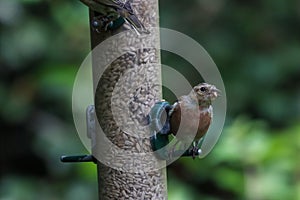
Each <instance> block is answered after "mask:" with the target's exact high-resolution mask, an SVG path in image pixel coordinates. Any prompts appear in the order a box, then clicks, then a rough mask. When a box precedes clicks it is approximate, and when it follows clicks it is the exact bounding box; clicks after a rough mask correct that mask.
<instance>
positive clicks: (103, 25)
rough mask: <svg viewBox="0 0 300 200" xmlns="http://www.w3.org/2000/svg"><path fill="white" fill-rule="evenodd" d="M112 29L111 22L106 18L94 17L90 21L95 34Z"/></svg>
mask: <svg viewBox="0 0 300 200" xmlns="http://www.w3.org/2000/svg"><path fill="white" fill-rule="evenodd" d="M111 27H113V21H112V20H111V19H110V18H108V17H106V16H102V15H99V16H96V17H94V18H93V19H92V29H93V31H95V32H97V33H101V32H106V31H107V30H108V29H110V28H111Z"/></svg>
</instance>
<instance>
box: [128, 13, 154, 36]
mask: <svg viewBox="0 0 300 200" xmlns="http://www.w3.org/2000/svg"><path fill="white" fill-rule="evenodd" d="M125 20H126V21H127V22H128V23H129V24H130V25H131V26H132V28H133V29H134V30H135V31H136V32H137V33H138V34H141V33H146V34H149V33H150V31H149V30H147V29H146V28H145V26H144V25H143V24H142V22H141V21H140V20H139V19H138V18H137V17H136V16H135V15H129V16H127V17H125Z"/></svg>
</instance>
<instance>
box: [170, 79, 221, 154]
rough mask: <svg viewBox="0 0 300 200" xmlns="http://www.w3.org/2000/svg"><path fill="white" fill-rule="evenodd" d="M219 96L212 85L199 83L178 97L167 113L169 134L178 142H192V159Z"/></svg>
mask: <svg viewBox="0 0 300 200" xmlns="http://www.w3.org/2000/svg"><path fill="white" fill-rule="evenodd" d="M219 95H220V90H218V89H217V88H216V87H215V86H214V85H211V84H208V83H200V84H199V85H197V86H195V87H194V88H193V89H192V91H191V92H190V93H189V94H188V95H184V96H181V97H179V98H178V100H177V101H176V102H175V103H174V104H173V105H172V108H171V110H170V111H169V117H170V132H171V133H172V134H173V135H175V136H176V138H177V139H178V140H179V141H182V142H185V141H191V140H193V141H194V142H193V145H192V156H193V158H195V155H196V154H197V153H198V151H199V149H198V145H199V141H200V140H201V138H202V137H203V136H204V135H205V134H206V132H207V130H208V128H209V126H210V124H211V121H212V117H213V107H212V102H213V101H214V100H215V99H216V98H217V97H218V96H219ZM195 131H196V134H195ZM193 137H194V139H193Z"/></svg>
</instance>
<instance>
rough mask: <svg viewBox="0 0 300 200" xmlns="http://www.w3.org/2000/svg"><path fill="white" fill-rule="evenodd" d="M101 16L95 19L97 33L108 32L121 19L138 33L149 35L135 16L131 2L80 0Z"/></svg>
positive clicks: (93, 22)
mask: <svg viewBox="0 0 300 200" xmlns="http://www.w3.org/2000/svg"><path fill="white" fill-rule="evenodd" d="M80 1H81V2H82V3H84V4H85V5H86V6H88V7H89V8H90V9H91V10H93V11H95V12H97V13H98V14H99V16H96V17H94V19H93V21H92V27H93V28H94V29H95V30H96V32H101V31H100V30H101V29H102V30H104V31H107V30H108V29H109V28H110V27H112V26H113V23H114V22H115V21H116V20H118V19H119V18H120V17H121V18H123V19H124V20H125V21H126V22H128V23H129V24H130V25H131V26H132V28H133V29H134V30H135V31H136V32H137V33H138V34H140V33H149V31H148V30H146V28H145V27H144V25H143V24H142V22H141V21H140V20H139V19H138V18H137V16H136V15H135V14H134V12H133V10H132V7H131V5H130V2H131V0H128V1H126V2H125V3H122V2H121V1H120V0H80Z"/></svg>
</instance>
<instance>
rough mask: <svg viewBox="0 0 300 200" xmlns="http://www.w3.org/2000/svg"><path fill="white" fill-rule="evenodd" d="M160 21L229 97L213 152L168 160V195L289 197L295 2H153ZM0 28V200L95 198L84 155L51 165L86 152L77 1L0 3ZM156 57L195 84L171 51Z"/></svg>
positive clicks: (299, 38)
mask: <svg viewBox="0 0 300 200" xmlns="http://www.w3.org/2000/svg"><path fill="white" fill-rule="evenodd" d="M160 22H161V26H162V27H166V28H171V29H175V30H177V31H180V32H183V33H185V34H187V35H189V36H191V37H192V38H194V39H195V40H197V41H198V42H199V43H200V44H201V45H203V47H204V48H205V49H206V50H207V51H208V52H209V54H210V55H211V57H212V58H213V59H214V61H215V62H216V64H217V66H218V67H219V70H220V72H221V74H222V77H223V80H224V82H225V87H226V93H227V97H228V99H227V100H228V113H227V122H226V126H225V128H224V131H223V135H222V136H221V138H220V140H219V142H218V144H217V145H216V147H215V149H214V150H213V152H212V153H211V154H209V156H208V157H206V158H205V159H202V160H192V159H190V158H189V159H188V158H182V159H180V160H178V161H177V162H175V163H173V164H172V165H171V166H169V167H168V192H169V199H171V200H177V199H195V200H196V199H204V200H206V199H207V200H215V199H300V178H299V177H300V168H299V167H298V166H299V165H300V159H299V158H298V157H299V155H298V154H299V152H300V123H299V120H300V59H299V55H300V26H299V24H300V2H299V1H297V0H278V1H270V0H265V1H262V0H260V1H258V0H252V1H250V0H243V1H225V0H214V1H211V0H191V1H188V2H183V1H171V0H163V1H160ZM0 26H1V34H0V44H1V45H0V50H1V57H0V77H1V79H0V104H1V107H0V127H1V134H2V139H1V152H0V157H1V160H0V164H1V165H0V170H1V171H0V199H1V200H33V199H46V200H48V199H49V200H50V199H64V200H67V199H72V200H76V199H78V200H79V199H80V200H81V199H97V183H96V169H95V166H94V165H93V164H78V165H77V164H72V165H68V164H62V163H60V162H59V157H60V155H61V154H72V153H85V152H86V150H85V149H84V147H83V145H82V144H81V142H80V140H79V138H78V137H77V135H76V130H75V128H74V125H73V120H72V113H71V94H72V84H73V81H74V78H75V74H76V71H77V69H78V67H79V66H80V64H81V62H82V60H83V59H84V57H85V56H86V54H87V53H88V52H89V48H90V45H89V44H90V41H89V27H88V26H89V25H88V12H87V9H86V8H85V7H84V6H83V5H82V4H80V3H79V2H77V1H41V0H22V1H20V0H19V1H17V0H2V1H1V2H0ZM162 62H163V63H164V64H167V65H169V66H172V67H174V68H176V69H178V70H179V71H183V72H184V75H186V76H187V77H188V78H189V80H190V81H191V82H192V83H194V84H196V83H197V80H198V77H196V76H193V73H191V69H190V67H186V66H187V63H186V62H185V61H184V60H182V58H178V57H176V55H175V56H174V55H171V54H168V53H167V52H163V54H162Z"/></svg>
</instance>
